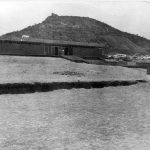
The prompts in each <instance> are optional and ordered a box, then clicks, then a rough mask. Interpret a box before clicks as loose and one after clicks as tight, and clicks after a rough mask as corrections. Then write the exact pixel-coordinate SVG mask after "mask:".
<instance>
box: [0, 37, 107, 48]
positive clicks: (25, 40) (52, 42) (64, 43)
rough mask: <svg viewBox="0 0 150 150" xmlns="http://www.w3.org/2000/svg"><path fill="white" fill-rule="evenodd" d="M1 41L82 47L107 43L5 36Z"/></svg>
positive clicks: (101, 45)
mask: <svg viewBox="0 0 150 150" xmlns="http://www.w3.org/2000/svg"><path fill="white" fill-rule="evenodd" d="M0 41H10V42H23V43H40V44H42V43H45V44H50V45H62V46H67V45H69V46H82V47H104V46H105V44H104V43H101V44H98V43H84V42H73V41H61V40H48V39H37V38H31V37H30V38H16V37H15V38H14V37H13V38H6V39H5V38H4V39H0Z"/></svg>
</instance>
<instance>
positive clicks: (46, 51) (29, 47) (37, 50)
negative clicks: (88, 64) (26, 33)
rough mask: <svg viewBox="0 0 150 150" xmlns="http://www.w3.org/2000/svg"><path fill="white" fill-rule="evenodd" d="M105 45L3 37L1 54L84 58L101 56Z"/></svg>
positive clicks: (0, 43)
mask: <svg viewBox="0 0 150 150" xmlns="http://www.w3.org/2000/svg"><path fill="white" fill-rule="evenodd" d="M104 49H105V48H104V45H100V44H95V43H81V42H66V41H56V40H44V39H33V38H29V39H25V40H21V39H13V40H12V39H11V40H10V39H9V40H8V39H7V40H6V39H1V40H0V55H22V56H47V57H48V56H55V57H59V56H61V55H75V56H79V57H82V58H93V59H96V58H99V57H100V56H101V55H102V54H103V53H104Z"/></svg>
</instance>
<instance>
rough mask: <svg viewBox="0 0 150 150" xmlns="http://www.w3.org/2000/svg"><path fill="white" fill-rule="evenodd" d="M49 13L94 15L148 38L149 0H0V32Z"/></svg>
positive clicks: (40, 18) (35, 22)
mask: <svg viewBox="0 0 150 150" xmlns="http://www.w3.org/2000/svg"><path fill="white" fill-rule="evenodd" d="M52 12H53V13H56V14H58V15H60V16H61V15H65V16H85V17H90V18H94V19H97V20H99V21H102V22H105V23H107V24H109V25H111V26H113V27H115V28H117V29H120V30H122V31H125V32H129V33H133V34H138V35H140V36H143V37H146V38H148V39H150V0H0V35H2V34H5V33H8V32H12V31H17V30H21V29H23V28H25V27H27V26H29V25H34V24H37V23H40V22H42V21H43V20H45V19H46V18H47V17H48V16H50V15H51V13H52Z"/></svg>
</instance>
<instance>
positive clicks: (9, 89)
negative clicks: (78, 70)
mask: <svg viewBox="0 0 150 150" xmlns="http://www.w3.org/2000/svg"><path fill="white" fill-rule="evenodd" d="M144 82H147V81H145V80H135V81H99V82H52V83H8V84H0V95H1V94H25V93H35V92H48V91H54V90H59V89H73V88H75V89H80V88H84V89H92V88H104V87H110V86H112V87H116V86H130V85H134V84H138V83H144Z"/></svg>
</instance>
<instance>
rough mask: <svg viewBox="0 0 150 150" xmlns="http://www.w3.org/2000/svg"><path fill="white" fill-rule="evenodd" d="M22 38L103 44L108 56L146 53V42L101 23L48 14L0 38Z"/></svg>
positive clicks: (149, 43) (93, 20) (88, 19)
mask: <svg viewBox="0 0 150 150" xmlns="http://www.w3.org/2000/svg"><path fill="white" fill-rule="evenodd" d="M24 34H25V35H29V36H30V37H34V38H43V39H51V40H65V41H77V42H93V43H101V42H104V43H105V44H106V45H107V52H108V53H109V52H120V53H126V54H135V53H145V52H147V51H148V50H150V41H149V40H147V39H145V38H143V37H140V36H138V35H133V34H129V33H126V32H121V31H120V30H118V29H115V28H113V27H111V26H109V25H107V24H105V23H103V22H100V21H97V20H95V19H91V18H88V17H78V16H58V15H56V14H52V15H51V16H49V17H47V18H46V19H45V20H44V21H43V22H41V23H39V24H35V25H32V26H29V27H27V28H25V29H23V30H21V31H15V32H11V33H8V34H5V35H3V36H2V37H3V38H11V37H21V36H22V35H24Z"/></svg>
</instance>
